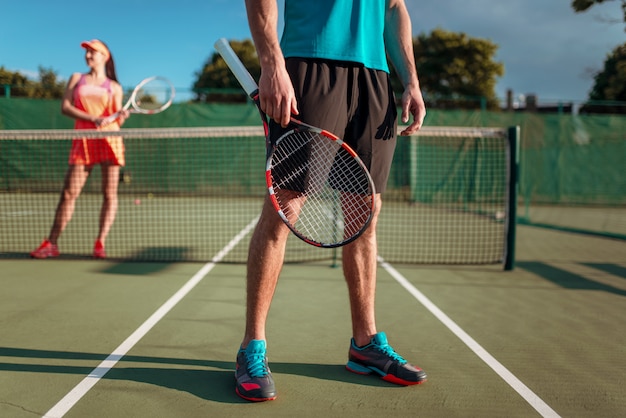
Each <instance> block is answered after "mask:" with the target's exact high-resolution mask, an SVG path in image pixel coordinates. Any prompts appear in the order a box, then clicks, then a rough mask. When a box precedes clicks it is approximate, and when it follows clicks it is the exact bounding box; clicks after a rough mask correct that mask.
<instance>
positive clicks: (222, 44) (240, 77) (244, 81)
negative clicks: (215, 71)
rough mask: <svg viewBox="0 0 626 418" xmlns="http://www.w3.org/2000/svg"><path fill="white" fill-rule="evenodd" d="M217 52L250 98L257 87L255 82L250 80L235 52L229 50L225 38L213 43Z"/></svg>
mask: <svg viewBox="0 0 626 418" xmlns="http://www.w3.org/2000/svg"><path fill="white" fill-rule="evenodd" d="M214 47H215V49H216V50H217V52H218V53H219V54H220V55H221V56H222V58H224V61H226V65H228V67H229V68H230V70H231V71H232V72H233V74H234V75H235V77H236V78H237V81H239V84H241V87H243V89H244V90H245V91H246V93H248V96H252V94H253V93H255V92H256V91H257V90H258V89H259V87H258V86H257V84H256V81H254V79H253V78H252V76H251V75H250V73H249V72H248V70H247V69H246V67H245V66H244V65H243V63H242V62H241V60H240V59H239V57H238V56H237V54H235V51H233V49H232V48H231V46H230V44H229V43H228V40H227V39H226V38H220V39H218V40H217V41H216V42H215V45H214Z"/></svg>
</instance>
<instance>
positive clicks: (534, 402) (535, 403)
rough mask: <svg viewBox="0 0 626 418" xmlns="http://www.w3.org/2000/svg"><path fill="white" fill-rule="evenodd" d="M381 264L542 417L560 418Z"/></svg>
mask: <svg viewBox="0 0 626 418" xmlns="http://www.w3.org/2000/svg"><path fill="white" fill-rule="evenodd" d="M378 261H379V263H380V265H381V266H382V267H383V268H384V269H385V270H387V272H388V273H389V274H391V276H392V277H393V278H394V279H396V281H397V282H398V283H400V285H402V287H404V288H405V289H406V290H408V292H409V293H411V294H412V295H413V296H414V297H415V299H417V300H418V301H419V302H420V303H421V304H422V305H424V307H425V308H426V309H428V310H429V311H430V312H431V313H432V314H433V315H434V316H435V317H436V318H437V319H439V321H441V322H442V323H443V324H444V325H445V326H446V327H447V328H448V329H449V330H450V331H452V333H453V334H454V335H456V336H457V337H458V338H459V339H460V340H461V341H463V343H465V345H467V346H468V347H469V348H470V349H471V350H472V351H473V352H474V353H475V354H476V355H477V356H478V357H480V359H481V360H482V361H484V362H485V363H486V364H487V365H488V366H489V367H491V368H492V369H493V371H495V372H496V373H497V374H498V376H500V377H501V378H502V379H504V381H505V382H507V383H508V384H509V386H511V388H513V390H515V391H516V392H517V393H519V394H520V395H521V396H522V398H524V399H525V400H526V402H528V403H529V404H530V406H532V407H533V408H535V410H536V411H537V412H539V414H541V416H542V417H546V418H548V417H550V418H559V417H560V415H559V414H557V413H556V411H554V410H553V409H552V408H550V406H548V404H546V403H545V402H544V401H543V400H542V399H541V398H539V396H537V395H535V393H534V392H533V391H531V390H530V389H529V388H528V387H527V386H526V385H525V384H524V383H522V381H521V380H519V379H518V378H517V377H515V375H513V373H511V372H510V371H509V370H508V369H507V368H506V367H504V366H503V365H502V364H501V363H500V362H499V361H498V360H496V359H495V358H494V357H493V356H492V355H491V354H489V353H488V352H487V350H485V349H484V348H483V347H481V346H480V344H478V343H477V342H476V341H475V340H474V339H473V338H472V337H470V336H469V335H468V334H467V333H466V332H465V331H463V329H461V327H459V326H458V325H457V324H456V323H455V322H454V321H453V320H452V319H450V317H449V316H448V315H446V314H445V313H443V311H442V310H441V309H439V308H438V307H437V306H436V305H435V304H434V303H432V302H431V301H430V299H428V298H427V297H426V296H425V295H424V294H423V293H422V292H420V291H419V290H417V289H416V288H415V287H414V286H413V285H412V284H411V283H410V282H409V281H408V280H407V279H406V278H404V276H402V275H401V274H400V273H399V272H398V271H397V270H396V269H395V268H393V267H392V266H391V265H390V264H389V263H387V262H386V261H385V260H384V259H383V258H382V257H378Z"/></svg>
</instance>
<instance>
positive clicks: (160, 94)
mask: <svg viewBox="0 0 626 418" xmlns="http://www.w3.org/2000/svg"><path fill="white" fill-rule="evenodd" d="M173 98H174V89H173V87H172V86H171V84H170V83H169V82H168V81H166V80H164V79H161V78H154V79H152V80H150V81H148V82H146V83H144V84H143V85H141V86H140V87H139V88H138V90H137V91H136V94H135V95H134V97H133V107H134V108H135V109H137V110H138V111H140V112H146V113H151V112H155V111H158V110H161V109H164V108H166V107H168V106H169V105H170V103H171V102H172V100H173Z"/></svg>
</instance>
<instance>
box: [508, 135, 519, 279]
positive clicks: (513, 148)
mask: <svg viewBox="0 0 626 418" xmlns="http://www.w3.org/2000/svg"><path fill="white" fill-rule="evenodd" d="M507 140H508V142H509V192H508V195H509V198H508V202H507V206H508V207H507V212H508V216H507V227H506V250H505V257H504V270H505V271H510V270H513V268H514V267H515V239H516V226H517V194H518V190H519V151H520V127H519V126H511V127H509V128H508V132H507Z"/></svg>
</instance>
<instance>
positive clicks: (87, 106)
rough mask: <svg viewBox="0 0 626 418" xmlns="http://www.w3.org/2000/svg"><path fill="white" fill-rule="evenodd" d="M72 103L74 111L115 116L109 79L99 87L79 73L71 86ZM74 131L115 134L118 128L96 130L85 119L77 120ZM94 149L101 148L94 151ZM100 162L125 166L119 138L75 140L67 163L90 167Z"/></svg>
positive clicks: (116, 123)
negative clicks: (88, 81) (85, 130)
mask: <svg viewBox="0 0 626 418" xmlns="http://www.w3.org/2000/svg"><path fill="white" fill-rule="evenodd" d="M72 99H73V103H74V106H75V107H76V108H77V109H80V110H82V111H84V112H87V113H89V114H90V115H96V116H100V117H106V116H109V115H112V114H113V113H115V112H116V111H117V110H118V109H116V106H115V102H114V100H113V90H112V88H111V80H109V79H108V78H107V79H106V80H105V82H104V83H102V84H101V85H94V84H88V83H87V82H86V75H85V74H82V75H81V77H80V80H78V83H76V86H75V87H74V93H73V97H72ZM74 129H100V130H102V131H118V130H119V129H120V125H119V123H118V122H117V121H115V122H112V123H110V124H108V125H106V126H103V127H100V128H96V125H95V124H94V123H93V122H91V121H87V120H82V119H76V121H75V122H74ZM95 147H98V148H100V150H98V152H94V149H95ZM96 154H97V155H96ZM103 161H110V162H113V163H115V164H117V165H124V162H125V161H124V143H123V141H122V137H120V136H110V137H105V138H102V139H96V140H90V139H87V138H74V141H73V144H72V152H71V153H70V164H85V165H93V164H98V163H101V162H103Z"/></svg>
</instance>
